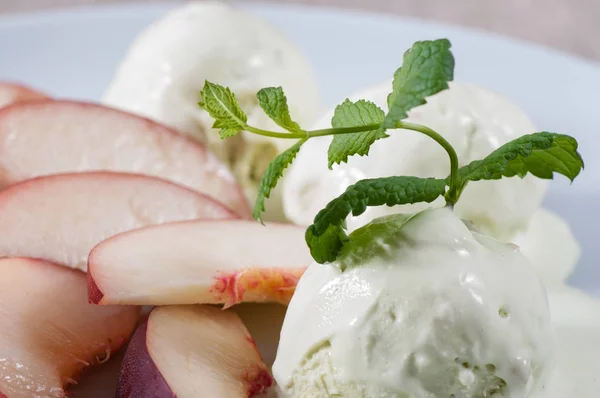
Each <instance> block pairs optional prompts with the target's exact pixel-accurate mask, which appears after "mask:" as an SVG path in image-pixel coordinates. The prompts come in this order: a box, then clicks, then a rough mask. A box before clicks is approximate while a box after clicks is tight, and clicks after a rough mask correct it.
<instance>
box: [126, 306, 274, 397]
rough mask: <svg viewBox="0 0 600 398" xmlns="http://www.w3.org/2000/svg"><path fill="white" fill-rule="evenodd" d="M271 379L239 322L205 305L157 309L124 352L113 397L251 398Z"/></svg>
mask: <svg viewBox="0 0 600 398" xmlns="http://www.w3.org/2000/svg"><path fill="white" fill-rule="evenodd" d="M272 383H273V380H272V378H271V376H270V375H269V373H268V370H267V367H266V365H265V364H264V363H263V360H262V358H261V356H260V354H259V353H258V351H257V349H256V346H255V344H254V341H253V340H252V337H251V336H250V335H249V333H248V331H247V330H246V328H245V326H244V325H243V323H242V322H241V320H240V319H239V318H238V317H237V315H235V314H234V313H233V312H230V311H222V310H220V309H218V308H216V307H211V306H171V307H157V308H155V309H154V310H152V312H151V313H150V315H149V317H148V319H147V321H146V323H145V324H144V325H142V326H140V328H139V329H138V330H137V331H136V333H135V336H134V338H133V339H132V342H131V344H130V346H129V348H128V349H127V353H126V355H125V360H124V364H123V367H122V369H121V375H120V377H119V387H118V390H117V398H126V397H127V398H129V397H136V398H147V397H156V398H162V397H178V398H188V397H189V398H195V397H198V396H206V397H209V396H210V397H227V398H237V397H240V398H242V397H244V398H246V397H255V396H259V395H262V394H263V393H264V392H266V391H267V390H268V388H269V387H270V386H271V385H272Z"/></svg>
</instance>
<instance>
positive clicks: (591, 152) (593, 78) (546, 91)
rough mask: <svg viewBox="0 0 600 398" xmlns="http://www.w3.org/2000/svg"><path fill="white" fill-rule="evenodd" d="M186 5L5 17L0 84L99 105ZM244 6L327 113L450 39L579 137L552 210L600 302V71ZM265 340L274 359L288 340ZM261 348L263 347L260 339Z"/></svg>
mask: <svg viewBox="0 0 600 398" xmlns="http://www.w3.org/2000/svg"><path fill="white" fill-rule="evenodd" d="M177 5H178V4H177V3H175V2H169V3H162V4H161V3H153V4H137V5H118V6H100V7H85V8H78V9H72V10H61V11H53V12H45V13H35V14H22V15H6V16H2V17H0V53H1V54H2V60H3V62H1V63H0V80H13V81H18V82H23V83H26V84H28V85H31V86H33V87H35V88H38V89H40V90H44V91H46V92H47V93H49V94H51V95H54V96H57V97H61V98H76V99H87V100H99V98H100V96H101V94H102V92H103V90H104V88H105V87H106V85H107V84H108V83H109V81H110V80H111V78H112V76H113V73H114V71H115V68H116V66H117V64H118V62H119V61H120V60H121V58H122V57H123V56H124V55H125V52H126V50H127V47H128V45H129V43H130V42H131V40H132V39H133V38H134V37H135V36H136V35H137V34H138V33H139V32H140V31H141V30H142V29H143V28H144V27H145V26H147V25H148V24H150V23H151V22H152V21H153V20H155V19H157V18H159V17H160V16H162V15H163V14H165V13H166V12H167V11H168V10H169V9H171V8H174V7H176V6H177ZM239 6H240V7H243V8H245V9H248V10H249V11H251V12H254V13H256V14H258V15H260V16H262V17H264V18H266V19H267V20H269V21H270V22H271V23H273V24H275V25H276V26H278V27H279V28H280V29H281V30H282V31H283V32H284V33H285V34H287V35H288V36H289V37H290V38H291V39H292V41H294V42H295V43H296V44H297V45H298V46H299V47H300V48H301V50H303V51H304V53H305V54H306V55H307V56H308V58H309V59H310V60H311V61H312V63H313V65H314V68H315V69H316V72H317V74H318V78H319V80H320V83H321V88H322V93H323V98H324V102H325V105H327V106H329V105H333V104H335V103H336V102H338V101H341V100H343V99H344V96H345V95H347V94H349V93H351V92H354V91H356V90H357V89H360V88H362V87H364V86H366V85H369V84H373V83H378V82H380V81H382V80H384V79H387V78H389V77H390V76H391V75H392V74H393V72H394V70H395V69H396V67H397V66H398V65H399V64H401V60H402V54H403V51H404V49H406V48H408V47H410V45H411V44H412V43H413V42H414V41H416V40H422V39H433V38H439V37H447V38H449V39H450V40H451V41H452V43H453V51H454V53H455V55H456V58H457V59H458V63H457V66H456V71H457V73H456V79H457V80H460V81H469V82H472V83H476V84H480V85H483V86H485V87H487V88H489V89H491V90H494V91H496V92H498V93H500V94H502V95H504V96H506V97H508V98H509V99H510V100H512V101H513V102H515V103H517V104H518V105H520V106H521V107H522V108H524V109H525V111H526V112H527V113H528V114H529V115H530V116H531V118H532V119H533V120H534V121H535V123H536V124H537V125H538V127H539V128H540V129H542V130H543V129H553V130H555V131H557V132H561V133H566V134H570V135H573V136H575V137H576V138H577V139H578V140H579V141H580V143H581V146H582V150H581V152H582V155H583V157H584V159H586V169H585V171H584V172H583V174H582V175H581V176H580V177H579V178H578V179H577V181H576V182H575V183H574V184H573V186H571V187H569V183H568V182H567V181H565V180H564V179H563V178H559V179H557V181H555V182H553V183H552V186H551V189H550V194H549V195H548V198H547V200H546V206H547V207H549V208H551V209H553V210H555V211H556V212H558V213H559V214H561V215H562V216H564V217H566V218H567V219H568V221H569V223H570V224H571V226H572V228H573V230H574V233H575V235H576V237H577V238H578V239H579V241H580V242H581V245H582V250H583V255H582V258H581V261H580V264H579V266H578V267H577V269H576V271H575V272H574V274H573V275H572V276H571V278H570V280H569V282H570V283H571V284H572V285H574V286H577V287H580V288H582V289H585V290H586V291H588V292H590V293H592V294H595V295H597V296H599V297H600V266H598V263H599V261H600V245H599V244H598V239H597V236H598V232H597V230H596V228H598V224H599V222H600V156H598V154H600V138H599V136H598V134H599V133H600V118H598V117H597V113H598V110H597V105H598V101H597V97H596V95H597V93H598V92H599V91H600V66H598V65H595V64H593V63H592V62H589V61H586V60H583V59H579V58H576V57H573V56H570V55H566V54H563V53H560V52H557V51H554V50H551V49H548V48H544V47H541V46H537V45H533V44H529V43H525V42H521V41H517V40H514V39H509V38H505V37H501V36H497V35H492V34H489V33H485V32H481V31H476V30H471V29H466V28H460V27H455V26H450V25H443V24H437V23H432V22H426V21H421V20H416V19H409V18H402V17H397V16H390V15H381V14H369V13H364V12H360V13H359V12H352V11H339V10H333V9H325V8H314V7H306V6H293V5H265V4H248V3H240V4H239ZM206 40H210V38H206ZM523 133H527V132H523ZM442 134H443V132H442ZM271 310H273V309H271ZM254 311H256V310H254ZM273 311H274V312H275V313H276V315H277V318H279V319H280V318H281V316H282V315H283V311H282V310H279V309H274V310H273ZM247 316H248V317H250V318H253V319H254V318H256V316H254V315H252V314H249V315H247ZM275 323H277V322H275ZM257 327H258V326H257ZM275 327H276V325H275ZM263 332H264V336H265V338H264V339H263V341H266V345H264V346H263V348H264V350H265V351H267V352H266V356H267V358H269V357H272V355H273V352H274V350H275V347H276V342H275V341H274V340H276V339H274V338H273V337H276V336H277V333H275V334H273V332H272V331H270V332H269V331H263ZM266 336H269V337H268V339H271V340H268V339H267V337H266ZM265 339H266V340H265ZM257 340H259V344H260V340H261V339H260V336H259V338H258V339H257ZM113 362H114V361H113ZM117 370H118V363H116V362H115V363H113V364H112V367H111V366H108V367H105V369H104V370H100V372H99V373H95V374H94V375H92V376H91V377H84V378H83V380H82V385H84V386H85V387H83V388H82V387H80V388H79V389H78V394H77V396H82V397H88V398H95V397H98V398H99V397H106V396H112V394H114V383H115V381H114V376H113V377H112V378H111V377H110V375H111V374H114V372H116V371H117Z"/></svg>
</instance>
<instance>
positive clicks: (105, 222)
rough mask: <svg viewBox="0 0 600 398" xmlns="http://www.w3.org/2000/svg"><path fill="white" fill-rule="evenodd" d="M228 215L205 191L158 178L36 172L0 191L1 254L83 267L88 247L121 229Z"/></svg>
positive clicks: (226, 216)
mask: <svg viewBox="0 0 600 398" xmlns="http://www.w3.org/2000/svg"><path fill="white" fill-rule="evenodd" d="M231 217H235V215H234V214H233V213H232V212H231V211H230V210H228V209H227V208H225V207H224V206H223V205H221V204H219V203H217V202H215V201H214V200H212V199H210V198H209V197H207V196H204V195H202V194H200V193H198V192H196V191H192V190H190V189H188V188H185V187H182V186H179V185H176V184H173V183H171V182H168V181H165V180H161V179H159V178H154V177H148V176H142V175H136V174H123V173H109V172H91V173H75V174H60V175H53V176H45V177H38V178H35V179H32V180H27V181H24V182H22V183H20V184H16V185H12V186H11V187H9V188H7V189H5V190H3V191H0V231H2V233H1V234H0V257H34V258H40V259H44V260H48V261H53V262H56V263H60V264H64V265H67V266H70V267H72V268H78V269H81V270H86V267H87V258H88V254H89V252H90V250H91V249H92V248H93V247H94V246H95V245H96V244H98V243H99V242H101V241H102V240H104V239H106V238H108V237H110V236H113V235H115V234H117V233H119V232H123V231H128V230H131V229H134V228H139V227H142V226H145V225H151V224H160V223H164V222H167V221H179V220H192V219H198V218H231Z"/></svg>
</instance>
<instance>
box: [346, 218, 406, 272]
mask: <svg viewBox="0 0 600 398" xmlns="http://www.w3.org/2000/svg"><path fill="white" fill-rule="evenodd" d="M414 216H415V215H414V214H406V213H397V214H390V215H389V216H384V217H379V218H376V219H374V220H373V221H371V222H370V223H368V224H367V225H364V226H362V227H360V228H359V229H357V230H356V231H354V232H352V233H351V234H350V236H349V237H348V243H347V244H344V245H343V246H342V249H341V251H340V254H339V256H338V263H339V265H340V268H341V269H342V271H344V270H346V269H348V268H354V267H357V266H360V265H362V264H364V263H366V262H368V261H369V260H370V259H372V258H376V257H377V258H389V257H390V256H391V255H392V254H391V253H392V251H390V248H397V247H399V243H401V240H400V239H398V235H399V233H400V231H401V230H402V227H403V226H404V224H406V223H407V222H408V220H410V219H412V218H413V217H414Z"/></svg>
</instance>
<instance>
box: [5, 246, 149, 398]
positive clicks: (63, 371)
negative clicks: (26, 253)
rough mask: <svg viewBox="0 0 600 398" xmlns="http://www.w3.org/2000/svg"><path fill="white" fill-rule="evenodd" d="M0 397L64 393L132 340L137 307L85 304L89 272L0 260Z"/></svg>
mask: <svg viewBox="0 0 600 398" xmlns="http://www.w3.org/2000/svg"><path fill="white" fill-rule="evenodd" d="M0 273H1V274H2V278H0V311H1V313H2V317H0V358H1V359H2V360H1V361H0V396H3V395H2V394H4V396H7V397H10V398H31V397H57V398H62V397H65V387H66V386H67V385H68V384H70V383H75V379H76V378H77V376H78V374H79V372H80V371H81V370H82V369H84V368H86V367H87V366H91V365H97V364H99V363H102V362H104V361H105V360H106V359H108V357H109V356H110V354H111V352H112V351H114V350H116V349H118V348H119V347H121V346H122V345H123V344H124V343H125V342H126V341H127V340H128V338H129V336H130V335H131V333H132V332H133V330H134V329H135V325H136V322H137V319H138V313H139V310H138V309H137V308H135V307H119V306H114V307H98V306H94V305H90V304H88V303H87V302H86V296H87V290H86V283H85V275H84V274H83V273H81V272H79V271H76V270H71V269H68V268H65V267H62V266H59V265H56V264H52V263H48V262H45V261H40V260H31V259H23V258H12V259H1V260H0Z"/></svg>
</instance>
